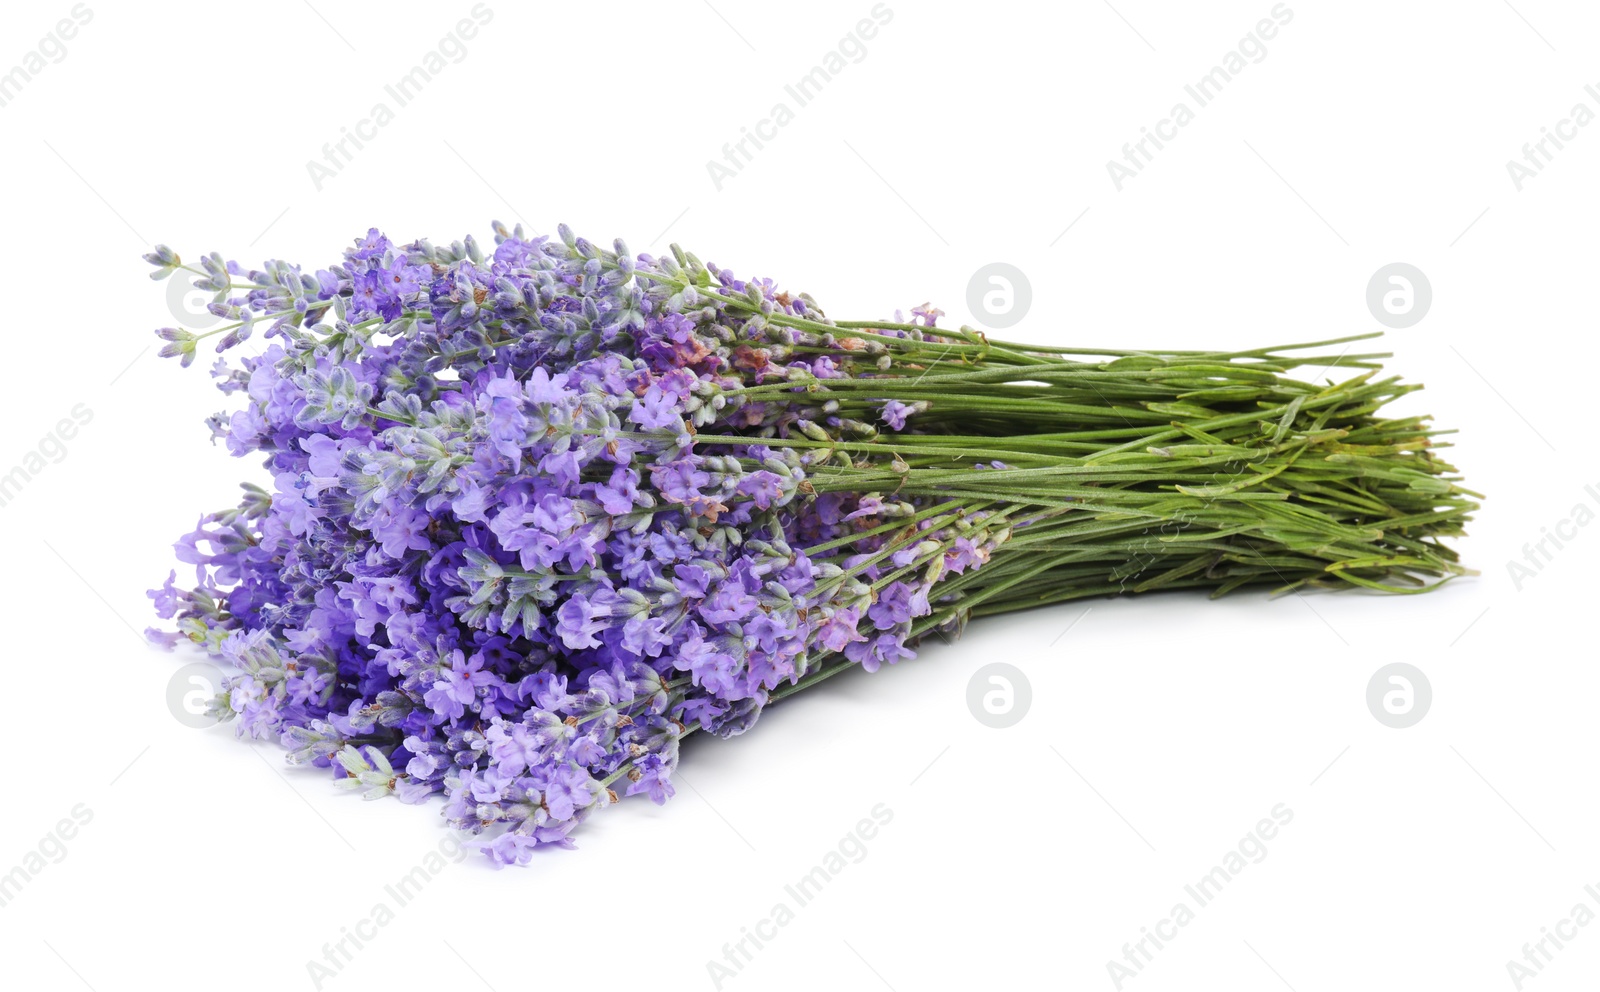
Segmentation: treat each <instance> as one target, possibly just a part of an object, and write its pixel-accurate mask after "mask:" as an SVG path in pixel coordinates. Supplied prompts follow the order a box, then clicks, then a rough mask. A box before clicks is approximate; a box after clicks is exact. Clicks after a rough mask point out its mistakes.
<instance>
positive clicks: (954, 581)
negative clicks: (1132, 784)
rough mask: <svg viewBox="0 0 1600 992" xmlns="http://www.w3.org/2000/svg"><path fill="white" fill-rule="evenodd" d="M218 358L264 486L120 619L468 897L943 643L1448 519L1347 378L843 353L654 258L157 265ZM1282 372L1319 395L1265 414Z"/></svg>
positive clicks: (1381, 555) (190, 346)
mask: <svg viewBox="0 0 1600 992" xmlns="http://www.w3.org/2000/svg"><path fill="white" fill-rule="evenodd" d="M146 259H147V260H148V261H149V262H151V263H152V264H154V265H155V266H156V272H155V273H153V275H154V277H155V278H166V277H168V276H173V275H175V274H176V273H177V272H178V271H179V270H182V271H183V272H184V273H189V274H192V276H193V281H194V284H195V285H196V286H198V287H200V288H202V289H204V290H207V291H210V292H214V293H215V302H214V303H213V304H212V305H211V310H212V312H213V313H214V314H216V315H218V316H219V317H221V318H223V319H224V320H225V321H227V322H226V323H224V324H222V325H220V326H218V327H216V328H215V329H213V330H210V331H207V332H205V333H200V334H196V333H192V332H190V331H187V330H183V329H173V328H167V329H163V330H161V331H159V332H158V334H159V335H160V336H161V337H162V338H163V339H164V340H165V341H166V342H167V344H166V345H165V347H164V348H163V349H162V354H163V355H165V356H169V357H178V358H181V359H182V363H183V364H184V365H189V364H190V363H191V362H192V361H193V360H194V358H195V357H196V355H197V354H198V353H199V348H200V346H201V344H202V343H205V342H206V339H208V338H212V337H216V336H220V337H219V339H218V340H217V341H215V345H216V350H217V351H219V352H221V351H225V350H228V349H229V348H231V347H233V346H235V345H238V344H239V343H240V342H242V341H244V340H245V339H247V338H248V337H250V336H251V334H252V333H253V332H254V331H255V330H257V329H261V330H262V331H263V336H264V338H265V340H266V341H267V342H270V343H268V344H267V346H266V348H265V349H264V351H262V353H261V354H260V355H259V356H257V357H245V358H242V359H240V360H239V361H238V362H237V364H230V363H229V362H228V361H227V360H226V359H218V360H217V362H216V365H215V366H214V368H213V371H212V375H213V376H214V377H215V378H216V379H217V380H218V386H219V387H220V388H221V390H222V391H223V392H224V393H226V394H229V395H232V396H235V397H236V398H237V403H236V406H238V409H236V410H234V411H233V412H231V413H221V414H217V415H216V416H214V417H213V418H211V420H210V425H211V429H212V432H213V434H214V436H215V437H216V438H220V439H222V440H223V441H224V442H225V443H226V445H227V447H228V449H229V450H230V451H231V452H232V453H233V454H234V455H237V456H260V457H264V461H265V465H266V468H267V469H268V472H269V473H270V485H257V484H255V483H250V482H247V483H245V484H244V485H243V489H244V495H243V498H242V499H241V500H240V501H239V503H238V505H237V506H235V507H233V508H230V509H227V510H222V511H220V512H216V513H209V514H206V515H205V516H203V517H201V518H200V521H199V524H198V526H197V527H196V528H195V530H194V531H193V532H192V533H190V534H188V535H187V536H185V537H184V538H183V539H182V540H180V541H178V542H177V544H176V545H175V547H176V548H177V553H178V559H179V561H180V562H182V563H183V564H184V565H187V566H192V567H193V568H194V570H195V572H194V584H193V587H192V588H185V587H187V586H189V583H187V582H185V583H184V584H183V585H182V586H180V585H179V583H178V581H177V574H176V572H174V573H172V574H171V575H170V576H169V577H168V579H167V581H166V583H165V584H164V585H163V586H162V587H161V588H160V589H156V590H152V591H151V593H150V595H151V596H152V598H153V599H154V600H155V606H156V610H157V612H158V614H159V615H160V616H161V617H162V618H163V619H166V620H170V621H175V630H173V631H171V632H160V631H152V632H151V636H152V637H153V638H154V639H156V640H157V641H159V642H161V643H163V644H165V645H167V646H172V645H175V644H177V643H180V642H185V641H187V642H192V643H194V644H196V645H199V646H200V647H202V648H204V649H205V650H206V651H207V652H209V653H210V654H212V655H214V656H217V657H219V658H221V659H222V660H223V661H224V662H226V663H227V664H228V665H229V666H231V668H232V669H233V670H234V672H235V673H236V674H233V675H231V676H230V677H229V678H228V679H227V680H226V682H225V684H224V691H223V692H222V693H221V694H220V695H219V696H218V697H217V699H216V700H215V701H214V702H213V704H212V712H213V713H214V715H215V716H216V717H217V719H219V720H237V721H238V731H239V733H240V734H241V735H249V736H251V737H256V738H274V739H277V740H280V741H281V742H282V744H283V745H284V746H285V747H286V748H288V749H289V755H288V757H289V760H290V761H291V762H293V763H309V764H312V765H315V766H319V767H324V768H329V769H331V770H332V774H333V775H335V776H336V777H337V779H338V780H339V782H340V783H341V784H343V785H345V786H348V787H350V788H354V789H357V790H360V791H361V792H362V793H363V794H364V795H365V796H366V797H367V798H380V797H383V796H389V795H393V796H395V797H396V798H398V799H400V800H401V801H402V802H406V803H422V802H424V801H426V800H428V799H429V798H430V797H432V796H433V795H434V794H436V793H440V794H443V796H444V798H445V806H444V813H445V816H446V817H447V818H448V820H449V821H450V823H451V824H453V825H455V826H457V827H459V828H463V829H466V830H469V831H472V832H474V833H476V834H479V835H480V836H481V837H482V847H483V850H484V851H485V852H486V853H487V854H488V855H489V856H490V857H492V858H493V859H494V861H496V862H497V863H503V864H509V863H519V864H520V863H525V862H526V861H527V860H528V859H529V858H530V857H531V856H532V852H533V851H534V850H535V849H536V848H538V847H541V846H545V845H568V844H569V843H570V841H569V834H570V833H571V831H572V830H573V828H574V827H575V826H576V825H577V824H578V823H580V822H581V821H582V820H583V819H584V818H585V817H586V816H588V815H589V814H590V813H591V812H592V811H593V810H595V809H597V808H600V807H602V806H606V805H609V804H610V803H613V802H616V801H617V800H618V795H619V792H620V793H622V794H625V795H634V794H638V793H643V794H646V795H648V796H650V797H651V798H652V799H653V800H655V801H656V802H658V803H659V802H664V801H665V800H666V799H667V798H668V797H670V796H671V795H672V794H673V786H672V772H673V769H674V768H675V767H676V765H677V762H678V759H679V745H680V742H681V741H682V740H683V739H684V738H685V737H687V736H689V735H690V734H694V733H697V732H702V731H704V732H709V733H712V734H716V735H719V736H722V737H729V736H732V735H735V734H738V733H740V732H742V731H744V730H746V729H748V728H749V727H750V726H751V725H752V724H753V723H754V722H755V720H756V719H757V717H758V716H759V715H760V714H761V711H762V709H763V708H764V707H766V706H767V705H768V704H769V703H771V702H773V701H775V700H777V699H781V698H783V697H785V696H788V695H791V694H793V693H796V692H799V691H801V690H803V689H805V688H806V687H808V686H811V685H814V684H816V683H817V682H819V681H820V680H822V679H825V678H828V677H830V676H832V675H834V674H836V673H838V672H841V671H844V670H846V669H848V668H852V667H855V666H860V667H861V668H864V669H866V670H867V671H869V672H870V671H876V670H877V669H878V668H879V667H880V666H882V665H884V664H894V663H895V662H897V661H899V660H901V659H904V658H910V657H913V654H912V649H913V647H914V645H915V644H916V643H917V641H918V639H919V638H921V637H922V636H924V635H926V634H928V633H930V632H933V631H943V632H952V633H953V632H958V631H959V630H960V629H961V628H962V627H963V626H964V625H965V624H966V623H967V622H968V621H969V620H970V619H971V618H973V617H979V616H985V615H990V614H999V613H1006V612H1010V611H1013V610H1019V609H1023V608H1027V607H1035V606H1040V605H1044V604H1048V603H1058V602H1062V601H1065V600H1070V599H1076V598H1080V597H1086V596H1104V595H1116V594H1121V593H1137V592H1146V591H1151V590H1157V589H1183V588H1203V589H1207V590H1209V591H1210V592H1211V593H1212V594H1213V595H1221V594H1223V593H1226V592H1228V591H1230V590H1233V589H1237V588H1239V587H1240V586H1247V585H1249V586H1257V585H1265V586H1271V587H1275V588H1276V589H1279V590H1287V589H1297V588H1300V587H1305V586H1313V585H1315V586H1344V587H1361V588H1365V589H1369V590H1378V591H1382V592H1417V591H1423V590H1426V589H1429V588H1433V587H1434V586H1435V585H1437V584H1438V583H1440V582H1443V581H1445V580H1447V579H1448V578H1449V577H1451V576H1454V575H1460V574H1464V573H1465V571H1466V570H1465V569H1463V568H1462V567H1461V566H1460V565H1459V564H1457V556H1456V554H1455V553H1454V552H1453V551H1452V550H1451V549H1449V548H1448V547H1446V546H1445V545H1443V544H1442V543H1441V538H1445V537H1448V536H1452V535H1458V534H1460V533H1461V532H1462V526H1463V524H1464V523H1465V522H1466V521H1467V520H1468V519H1469V514H1470V513H1471V511H1472V510H1473V509H1475V507H1476V504H1475V503H1474V502H1473V497H1474V496H1475V495H1476V494H1474V493H1471V492H1470V491H1468V490H1465V489H1463V488H1462V487H1461V486H1460V485H1459V484H1458V478H1457V477H1456V476H1455V475H1454V470H1453V469H1452V468H1451V466H1449V465H1448V464H1446V463H1444V462H1443V461H1441V460H1440V459H1439V458H1438V457H1437V454H1436V451H1437V449H1438V447H1440V445H1439V444H1438V442H1436V441H1435V440H1434V439H1435V438H1436V437H1437V436H1438V435H1439V434H1440V433H1441V432H1439V431H1435V430H1432V429H1430V428H1429V427H1428V426H1427V418H1424V417H1415V416H1402V417H1388V416H1385V415H1383V408H1384V407H1385V405H1386V404H1388V403H1389V402H1390V401H1391V400H1394V399H1395V398H1397V397H1399V396H1402V395H1404V394H1406V393H1408V392H1411V391H1413V390H1415V389H1417V388H1420V387H1417V386H1413V385H1405V384H1402V383H1400V382H1399V381H1398V380H1397V379H1395V378H1392V377H1386V378H1380V377H1379V375H1378V368H1379V366H1378V365H1377V360H1378V359H1381V358H1384V357H1387V356H1386V355H1381V354H1347V353H1345V352H1340V353H1338V354H1334V355H1326V354H1314V353H1312V354H1308V353H1306V352H1307V351H1308V349H1316V348H1320V347H1324V346H1330V345H1346V344H1347V343H1348V342H1349V341H1353V340H1356V339H1355V338H1343V339H1339V340H1336V341H1323V342H1316V343H1314V344H1311V345H1299V346H1286V347H1281V348H1268V349H1260V350H1256V351H1249V352H1221V351H1150V352H1142V351H1117V350H1107V349H1098V348H1087V349H1064V348H1042V347H1037V346H1024V345H1017V344H1007V343H1004V342H1000V341H994V340H991V339H989V338H987V337H986V336H985V335H983V334H980V333H977V332H975V331H973V330H971V329H968V328H959V329H949V328H942V327H939V326H938V324H937V320H938V318H939V317H940V316H941V314H940V312H939V311H937V310H933V309H931V308H929V307H926V306H924V307H920V308H917V309H915V310H913V311H912V312H911V317H910V319H909V320H905V319H902V318H901V317H900V316H899V315H896V319H895V320H893V321H839V320H833V319H831V318H829V317H828V316H826V315H825V314H824V312H823V310H822V309H821V308H820V307H819V306H818V305H817V303H816V302H815V301H814V300H813V299H812V298H811V297H809V296H807V295H805V294H800V295H793V294H790V293H788V292H781V291H779V289H778V287H777V286H776V285H775V284H774V283H773V282H772V281H771V280H766V279H758V280H750V281H744V280H740V279H737V278H735V277H734V276H733V275H732V274H730V273H728V272H725V271H723V270H721V269H719V268H717V267H716V266H715V265H710V264H705V263H702V262H701V261H700V260H699V259H697V258H696V257H695V256H694V255H692V254H689V253H687V252H684V251H681V250H679V249H678V248H677V247H676V246H674V248H673V250H672V253H671V254H670V255H667V256H664V257H661V258H653V257H651V256H648V255H638V256H635V255H632V254H630V253H629V252H628V250H627V249H626V247H624V246H623V245H622V244H621V243H620V242H618V243H617V244H616V245H615V248H614V250H609V251H608V250H606V249H603V248H601V247H599V246H596V245H594V244H592V243H590V242H588V241H586V240H584V239H582V238H578V237H575V236H573V234H572V233H571V232H570V231H569V230H567V229H566V228H565V227H563V228H561V230H560V237H559V239H555V240H551V239H547V238H545V237H527V236H525V235H524V233H523V232H522V230H521V229H520V228H519V229H517V230H515V231H508V230H506V229H505V228H504V227H503V226H501V225H499V224H496V225H495V247H494V250H493V252H492V253H488V254H486V253H485V251H484V250H483V248H482V247H481V246H480V245H479V244H478V243H477V242H476V241H474V240H473V239H472V238H470V237H469V238H467V239H466V240H465V241H462V242H457V243H455V244H452V245H450V246H449V247H441V246H436V245H433V244H430V243H429V242H428V241H426V240H422V241H415V242H412V243H410V244H407V245H403V246H397V245H394V244H393V243H391V242H390V241H389V239H387V238H386V237H384V236H383V235H381V234H380V233H379V232H378V231H377V230H373V231H370V232H369V233H368V234H367V236H366V237H365V238H362V239H360V240H359V241H358V242H357V243H356V244H355V245H354V246H353V247H351V248H348V249H346V250H345V252H344V255H343V259H342V261H340V262H339V263H338V264H335V265H331V266H329V267H328V268H326V269H320V270H316V271H314V272H310V271H306V270H304V269H302V268H301V267H300V266H298V265H293V264H290V263H286V262H280V261H271V262H267V263H265V265H264V266H263V267H262V268H260V269H246V268H244V267H242V266H240V265H238V264H237V263H234V262H225V261H223V259H222V258H221V257H220V256H218V255H211V256H208V257H206V258H203V259H201V260H200V262H199V265H198V267H192V266H190V265H187V264H185V263H184V262H183V261H182V260H181V259H180V258H179V256H178V255H176V254H175V253H173V252H172V251H171V250H170V249H168V248H166V247H159V248H157V249H156V251H155V252H154V253H152V254H150V255H148V256H146ZM1300 366H1314V367H1317V368H1319V369H1321V370H1324V371H1329V370H1332V369H1345V370H1352V377H1351V378H1347V379H1345V380H1344V381H1333V380H1325V381H1323V382H1322V383H1320V384H1318V383H1314V382H1305V381H1299V380H1296V379H1294V378H1292V377H1291V376H1290V375H1289V373H1290V372H1291V371H1292V370H1294V369H1295V368H1297V367H1300Z"/></svg>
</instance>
